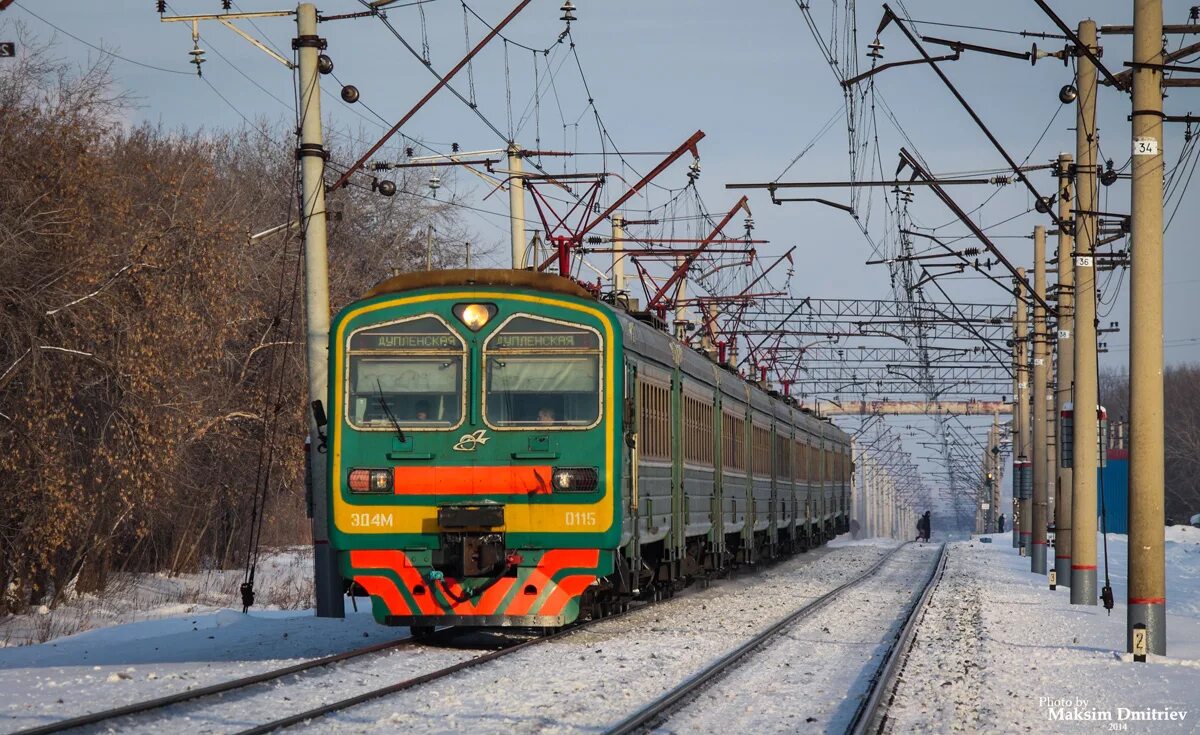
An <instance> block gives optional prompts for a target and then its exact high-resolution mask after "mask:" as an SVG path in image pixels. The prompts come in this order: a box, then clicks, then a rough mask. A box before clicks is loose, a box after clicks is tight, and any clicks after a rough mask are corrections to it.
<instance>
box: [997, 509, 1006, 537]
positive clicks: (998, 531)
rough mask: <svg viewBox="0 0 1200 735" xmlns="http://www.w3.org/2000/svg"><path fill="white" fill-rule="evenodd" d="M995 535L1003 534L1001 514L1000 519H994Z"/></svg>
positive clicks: (1002, 516) (1002, 515) (1002, 517)
mask: <svg viewBox="0 0 1200 735" xmlns="http://www.w3.org/2000/svg"><path fill="white" fill-rule="evenodd" d="M996 533H1004V514H1003V513H1001V514H1000V517H999V518H997V519H996Z"/></svg>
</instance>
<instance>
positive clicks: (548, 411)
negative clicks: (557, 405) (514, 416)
mask: <svg viewBox="0 0 1200 735" xmlns="http://www.w3.org/2000/svg"><path fill="white" fill-rule="evenodd" d="M537 422H538V423H539V424H553V423H554V409H553V408H550V407H549V406H542V407H541V408H539V409H538V414H537Z"/></svg>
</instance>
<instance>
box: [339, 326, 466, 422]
mask: <svg viewBox="0 0 1200 735" xmlns="http://www.w3.org/2000/svg"><path fill="white" fill-rule="evenodd" d="M347 353H348V356H349V365H348V368H347V370H346V376H347V390H346V417H347V420H348V421H349V423H350V425H351V426H353V427H355V428H357V429H367V430H384V431H391V430H394V428H395V427H394V425H393V419H394V420H395V423H397V424H399V425H400V426H401V427H403V428H405V429H410V430H416V431H420V430H437V429H449V428H454V427H457V426H458V425H459V424H461V423H462V420H463V403H464V392H463V364H464V358H465V356H466V343H465V342H464V341H463V340H462V338H460V337H459V336H458V335H457V334H455V333H454V331H453V330H451V329H450V327H449V326H448V325H447V324H446V323H445V322H444V321H442V320H441V319H440V318H438V317H435V316H432V315H430V316H423V317H417V318H414V319H405V320H402V321H397V322H391V323H389V324H381V325H374V326H371V327H367V328H365V329H360V330H357V331H355V332H353V333H351V335H350V338H349V345H348V349H347Z"/></svg>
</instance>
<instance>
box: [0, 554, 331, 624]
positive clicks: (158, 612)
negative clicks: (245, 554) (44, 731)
mask: <svg viewBox="0 0 1200 735" xmlns="http://www.w3.org/2000/svg"><path fill="white" fill-rule="evenodd" d="M244 574H245V573H244V572H243V571H242V570H240V569H212V570H207V571H203V572H197V573H192V574H179V575H175V576H171V575H167V574H146V573H118V574H114V575H112V577H111V579H110V581H109V584H108V587H107V589H106V590H105V591H104V592H103V593H101V594H99V595H94V594H79V595H77V594H74V593H73V591H72V590H71V589H70V588H68V589H67V590H66V591H65V593H64V594H63V595H62V599H61V600H60V601H59V604H58V605H56V606H55V607H54V608H53V609H50V608H48V607H46V606H44V605H43V606H41V607H38V608H35V609H33V610H31V611H30V612H28V613H25V614H23V615H12V616H9V617H0V648H4V647H9V646H24V645H28V644H30V643H45V642H46V641H50V640H54V639H56V638H61V637H62V636H67V635H73V634H75V633H82V632H85V631H88V630H93V629H96V628H106V627H111V626H114V625H124V624H126V623H136V622H143V621H148V620H160V619H166V618H174V617H179V618H182V617H185V616H188V615H205V614H207V613H213V612H216V611H218V610H222V609H225V608H227V607H228V606H231V605H235V604H238V601H239V600H240V599H241V597H240V595H239V592H238V587H239V586H240V585H241V583H242V581H243V579H244ZM312 574H313V572H312V550H311V549H310V548H309V547H296V548H289V549H283V550H279V551H270V552H264V554H263V556H262V558H261V559H260V560H259V563H258V569H257V571H256V573H255V585H254V587H255V591H256V593H257V600H258V602H257V604H256V605H255V607H254V609H255V610H296V611H300V610H305V609H307V608H310V607H312V605H313V582H312Z"/></svg>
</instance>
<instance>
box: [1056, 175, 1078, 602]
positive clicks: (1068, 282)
mask: <svg viewBox="0 0 1200 735" xmlns="http://www.w3.org/2000/svg"><path fill="white" fill-rule="evenodd" d="M1072 161H1073V158H1072V156H1071V154H1070V153H1060V154H1058V219H1059V221H1060V222H1068V221H1070V220H1071V202H1072V201H1073V199H1074V196H1073V195H1072V193H1071V165H1072ZM1073 248H1074V238H1072V236H1071V231H1070V229H1068V228H1067V227H1059V228H1058V250H1057V252H1056V254H1055V257H1056V258H1057V259H1058V342H1057V343H1056V345H1057V350H1058V376H1057V379H1056V381H1055V384H1054V399H1055V400H1054V422H1055V426H1061V425H1060V424H1059V421H1060V419H1061V418H1062V412H1063V411H1064V410H1065V409H1066V407H1067V404H1069V403H1071V401H1072V400H1073V398H1072V396H1073V395H1074V389H1075V386H1074V383H1075V264H1074V259H1073V257H1072V256H1073V252H1072V249H1073ZM1056 436H1058V447H1059V450H1058V451H1059V457H1060V461H1059V462H1058V468H1057V475H1058V483H1057V485H1058V498H1057V501H1058V502H1056V503H1055V504H1054V571H1055V572H1056V574H1055V576H1056V577H1057V578H1058V584H1059V586H1062V587H1069V586H1070V584H1071V496H1072V494H1073V493H1072V490H1073V488H1072V487H1071V482H1072V480H1071V468H1070V467H1068V466H1065V465H1064V464H1063V462H1062V461H1061V456H1062V447H1063V446H1064V445H1066V443H1067V442H1068V441H1070V439H1068V437H1067V436H1066V435H1065V434H1063V433H1062V432H1061V431H1058V432H1057V433H1056Z"/></svg>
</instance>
